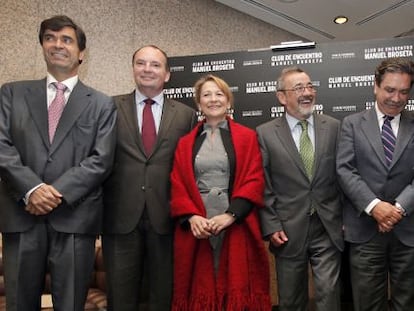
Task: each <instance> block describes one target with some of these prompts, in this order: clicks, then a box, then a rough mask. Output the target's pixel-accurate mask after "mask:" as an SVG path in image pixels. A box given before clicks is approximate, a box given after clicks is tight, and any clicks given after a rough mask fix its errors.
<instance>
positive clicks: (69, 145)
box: [0, 79, 116, 234]
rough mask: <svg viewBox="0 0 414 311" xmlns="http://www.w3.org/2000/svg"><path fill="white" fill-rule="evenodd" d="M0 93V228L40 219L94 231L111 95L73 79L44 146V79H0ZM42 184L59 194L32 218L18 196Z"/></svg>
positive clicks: (110, 130)
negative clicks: (1, 82) (49, 209)
mask: <svg viewBox="0 0 414 311" xmlns="http://www.w3.org/2000/svg"><path fill="white" fill-rule="evenodd" d="M0 94H1V97H0V109H1V113H0V176H1V182H0V207H1V208H0V230H1V231H2V232H23V231H25V230H27V229H29V228H30V227H31V226H32V225H33V224H35V223H36V221H37V219H38V218H39V217H46V218H47V220H48V222H49V223H50V224H51V225H52V226H53V227H54V229H55V230H57V231H60V232H67V233H91V234H97V233H99V232H100V231H101V228H102V214H103V213H102V212H103V208H102V189H101V184H102V182H103V181H104V180H105V178H106V177H107V176H108V174H109V171H110V169H111V166H112V163H113V155H114V146H115V138H116V136H115V122H116V110H115V106H114V104H113V100H112V99H111V98H110V97H108V96H106V95H104V94H102V93H100V92H98V91H96V90H93V89H92V88H89V87H87V86H85V85H84V84H83V83H82V82H81V81H79V82H78V83H77V84H76V86H75V88H74V89H73V91H72V93H71V95H70V97H69V99H68V102H67V104H66V107H65V109H64V111H63V113H62V116H61V119H60V122H59V125H58V128H57V130H56V134H55V138H54V140H53V143H52V144H50V143H49V136H48V116H47V115H48V114H47V104H46V102H47V100H46V80H45V79H43V80H36V81H21V82H14V83H9V84H5V85H3V86H2V88H1V91H0ZM42 182H45V183H47V184H51V185H52V186H54V187H55V188H56V189H57V190H58V191H59V192H60V193H61V194H62V195H63V198H64V200H63V203H62V204H61V205H60V206H58V207H57V208H56V209H55V210H53V211H52V212H51V213H50V214H48V215H47V216H33V215H31V214H29V213H28V212H26V211H25V209H24V202H23V200H22V199H23V198H24V196H25V194H26V193H27V192H28V191H29V190H30V189H32V188H33V187H34V186H36V185H38V184H40V183H42Z"/></svg>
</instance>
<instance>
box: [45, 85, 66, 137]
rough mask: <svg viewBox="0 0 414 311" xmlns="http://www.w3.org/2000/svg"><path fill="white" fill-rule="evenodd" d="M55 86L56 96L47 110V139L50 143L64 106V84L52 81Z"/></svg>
mask: <svg viewBox="0 0 414 311" xmlns="http://www.w3.org/2000/svg"><path fill="white" fill-rule="evenodd" d="M52 84H53V85H54V86H55V88H56V96H55V98H54V99H53V100H52V102H51V103H50V106H49V110H48V118H49V141H50V143H52V141H53V137H54V136H55V132H56V128H57V125H58V123H59V119H60V116H61V115H62V111H63V108H65V95H64V94H65V91H66V89H67V87H66V85H64V84H63V83H60V82H53V83H52Z"/></svg>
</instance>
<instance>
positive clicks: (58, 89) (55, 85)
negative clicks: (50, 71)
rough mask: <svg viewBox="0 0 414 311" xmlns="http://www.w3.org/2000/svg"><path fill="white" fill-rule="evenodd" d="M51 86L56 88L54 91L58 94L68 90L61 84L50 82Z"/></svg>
mask: <svg viewBox="0 0 414 311" xmlns="http://www.w3.org/2000/svg"><path fill="white" fill-rule="evenodd" d="M52 84H53V86H54V87H55V88H56V91H57V92H59V91H61V92H65V91H66V89H67V88H68V87H67V86H66V85H64V84H63V83H60V82H52Z"/></svg>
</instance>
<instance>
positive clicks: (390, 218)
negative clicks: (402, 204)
mask: <svg viewBox="0 0 414 311" xmlns="http://www.w3.org/2000/svg"><path fill="white" fill-rule="evenodd" d="M371 215H372V217H374V219H375V220H376V221H377V224H378V230H379V232H390V231H391V230H392V229H393V228H394V225H395V224H396V223H398V222H399V221H400V220H401V219H402V217H403V215H402V211H401V210H400V209H399V208H397V207H396V206H395V205H392V204H391V203H388V202H384V201H380V202H378V203H377V204H376V205H375V207H374V208H373V209H372V211H371Z"/></svg>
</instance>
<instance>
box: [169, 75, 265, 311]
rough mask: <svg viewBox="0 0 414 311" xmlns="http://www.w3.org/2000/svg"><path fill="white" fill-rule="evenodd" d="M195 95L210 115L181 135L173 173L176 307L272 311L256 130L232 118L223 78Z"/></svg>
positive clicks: (205, 83) (200, 85) (207, 79)
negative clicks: (261, 217)
mask: <svg viewBox="0 0 414 311" xmlns="http://www.w3.org/2000/svg"><path fill="white" fill-rule="evenodd" d="M195 101H196V103H197V106H198V108H199V110H200V112H201V114H202V115H203V116H204V120H203V121H201V122H200V123H199V124H198V125H197V127H196V128H195V129H194V130H193V131H192V132H191V133H189V134H188V135H186V136H184V137H183V138H182V139H181V140H180V141H179V143H178V146H177V149H176V152H175V159H174V166H173V170H172V173H171V183H172V192H171V196H172V198H171V213H172V216H173V217H174V218H176V219H177V225H176V231H175V240H174V294H173V304H172V310H173V311H222V310H232V311H233V310H234V311H247V310H248V311H269V310H271V303H270V297H269V264H268V255H267V251H266V250H265V247H264V243H263V241H262V239H261V234H260V228H259V221H258V216H257V210H256V208H258V207H262V206H263V191H264V177H263V167H262V159H261V154H260V149H259V145H258V142H257V138H256V133H255V131H253V130H251V129H249V128H247V127H244V126H242V125H240V124H238V123H236V122H234V121H233V120H232V119H230V118H229V117H228V112H229V111H231V109H232V108H233V106H232V105H233V94H232V93H231V90H230V88H229V86H228V85H227V83H226V82H225V81H223V80H222V79H220V78H218V77H216V76H213V75H207V76H204V77H202V78H201V79H200V80H198V81H197V82H196V84H195Z"/></svg>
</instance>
